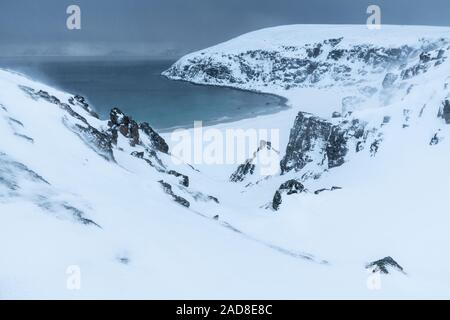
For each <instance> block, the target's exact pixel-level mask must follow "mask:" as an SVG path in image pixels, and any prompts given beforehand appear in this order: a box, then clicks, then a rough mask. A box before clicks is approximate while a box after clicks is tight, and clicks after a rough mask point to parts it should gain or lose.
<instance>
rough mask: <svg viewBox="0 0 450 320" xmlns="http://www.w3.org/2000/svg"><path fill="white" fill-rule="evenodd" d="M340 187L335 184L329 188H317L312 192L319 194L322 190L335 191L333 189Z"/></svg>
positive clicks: (339, 188)
mask: <svg viewBox="0 0 450 320" xmlns="http://www.w3.org/2000/svg"><path fill="white" fill-rule="evenodd" d="M341 189H342V188H341V187H336V186H332V187H331V188H329V189H328V188H322V189H318V190H316V191H314V194H316V195H317V194H321V193H322V192H324V191H335V190H341Z"/></svg>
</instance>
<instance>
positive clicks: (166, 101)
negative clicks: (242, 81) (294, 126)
mask: <svg viewBox="0 0 450 320" xmlns="http://www.w3.org/2000/svg"><path fill="white" fill-rule="evenodd" d="M173 62H174V61H160V60H157V61H155V60H144V59H136V58H133V59H125V58H121V59H106V60H99V59H93V58H50V57H46V58H36V57H26V58H0V67H7V68H11V69H14V70H16V71H19V72H22V73H25V74H27V75H29V76H31V77H33V78H35V79H36V80H40V81H43V82H45V83H47V84H49V85H52V86H55V87H57V88H60V89H62V90H64V91H68V92H71V93H73V94H81V95H84V96H85V97H87V98H88V101H89V103H90V104H91V105H93V106H94V108H95V110H96V111H97V112H98V113H99V115H100V116H101V118H104V119H106V118H107V117H108V113H109V111H110V110H111V108H113V107H118V108H120V109H122V110H123V111H124V112H125V113H127V114H130V115H132V117H133V118H134V119H136V120H138V121H147V122H149V123H150V124H151V125H152V126H153V127H154V128H156V129H158V130H160V131H164V130H168V129H169V128H175V127H192V126H193V122H194V121H196V120H201V121H203V123H204V124H205V125H208V124H213V123H218V122H226V121H233V120H238V119H243V118H249V117H254V116H255V115H258V114H266V113H272V112H276V111H279V110H281V109H282V108H285V106H284V102H283V100H282V99H280V98H278V97H276V96H271V95H263V94H256V93H252V92H245V91H241V90H235V89H229V88H219V87H208V86H199V85H193V84H190V83H187V82H181V81H172V80H168V79H166V78H164V77H162V76H161V75H160V74H161V72H162V71H164V70H166V69H167V68H169V67H170V65H171V64H172V63H173Z"/></svg>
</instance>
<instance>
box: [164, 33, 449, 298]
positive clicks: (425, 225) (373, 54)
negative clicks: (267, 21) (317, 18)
mask: <svg viewBox="0 0 450 320" xmlns="http://www.w3.org/2000/svg"><path fill="white" fill-rule="evenodd" d="M449 35H450V29H449V28H434V27H398V26H383V28H382V30H368V29H367V28H366V26H303V25H293V26H282V27H277V28H270V29H264V30H259V31H256V32H252V33H249V34H246V35H243V36H241V37H238V38H236V39H233V40H230V41H228V42H226V43H223V44H219V45H217V46H214V47H211V48H208V49H205V50H201V51H199V52H195V53H192V54H190V55H187V56H185V57H183V58H181V59H180V60H179V61H178V62H176V63H175V64H174V65H173V66H172V67H171V68H170V69H169V70H167V71H166V72H164V75H165V76H167V77H169V78H172V79H176V80H186V81H192V82H195V83H199V84H208V85H219V86H231V87H236V88H240V89H246V90H255V91H260V92H266V93H273V94H278V95H281V96H283V97H286V98H288V103H289V105H290V106H291V109H290V110H287V111H285V112H281V113H278V114H275V115H270V116H261V117H258V118H256V119H251V120H244V121H240V122H237V123H234V124H231V125H222V126H217V128H219V129H222V130H225V129H226V128H229V127H235V128H244V129H247V128H257V129H258V128H267V129H269V128H279V129H280V134H281V137H280V145H281V148H280V150H282V152H283V154H282V160H281V162H280V172H281V174H277V175H274V176H272V177H269V178H268V177H261V176H259V175H258V174H257V173H256V174H255V173H254V174H252V173H251V172H250V170H247V171H245V170H242V168H243V167H242V166H241V167H240V168H238V169H237V170H236V171H234V173H233V172H230V171H228V170H222V174H223V179H224V180H225V179H226V177H231V180H232V181H235V182H237V183H234V188H236V187H238V189H239V190H240V195H234V199H233V200H234V202H237V203H239V204H240V205H239V209H235V210H234V212H233V213H229V217H227V218H228V219H229V220H231V221H233V222H235V224H236V225H238V226H241V227H242V228H245V230H246V231H247V232H249V233H251V234H252V235H254V236H256V237H264V238H265V239H266V240H267V241H271V242H273V243H276V244H278V245H280V246H283V247H290V248H293V247H296V246H301V247H302V249H303V250H305V251H307V252H313V253H314V254H315V255H317V256H320V257H324V258H325V259H327V260H328V261H331V265H333V267H332V268H344V269H345V268H351V266H357V265H360V266H361V265H363V264H364V262H366V263H367V262H369V261H374V260H377V259H378V258H383V257H388V256H392V257H393V258H394V259H395V261H397V262H398V263H400V265H402V266H403V267H404V271H405V272H406V274H403V273H401V272H400V274H401V277H400V278H402V277H403V279H402V281H404V282H401V284H400V285H398V284H396V285H398V287H396V289H395V290H392V287H390V285H391V284H390V283H389V282H388V284H387V285H388V286H389V288H386V287H385V286H384V285H382V289H381V290H380V292H382V294H387V295H388V296H389V295H390V294H393V295H394V296H396V297H408V296H410V295H412V296H417V297H443V296H444V297H448V294H447V293H446V291H448V288H449V287H450V273H449V272H448V270H450V264H449V262H450V261H449V260H448V259H447V258H446V254H445V252H446V247H447V245H448V244H449V243H450V236H449V234H448V233H447V232H446V231H445V230H446V229H447V228H448V227H449V226H450V216H449V215H450V211H449V210H448V208H447V205H446V200H445V199H446V193H447V190H446V185H447V184H448V181H449V179H450V171H449V170H448V169H447V168H446V167H447V165H446V163H448V162H449V161H450V151H449V150H450V149H449V143H450V142H449V139H448V137H449V135H450V125H449V124H450V101H449V93H450V92H449V90H450V89H449V79H450V73H449V70H450V68H449V67H450V61H449V60H448V57H449V55H450V45H449V41H450V36H449ZM203 170H204V171H210V172H214V173H216V172H218V171H220V168H208V167H205V168H203ZM255 172H256V171H255ZM237 176H239V177H238V178H237ZM224 194H225V193H224ZM226 194H228V193H226ZM229 194H232V192H231V191H230V192H229ZM237 197H238V198H237ZM223 198H224V199H223V201H226V196H224V197H223ZM236 199H238V200H236ZM255 207H258V208H259V212H260V213H259V214H260V215H261V216H258V218H255V217H251V218H248V219H247V220H245V222H242V215H241V214H240V213H237V212H251V211H252V210H253V211H254V210H255V209H254V208H255ZM271 214H272V215H273V216H272V217H271V218H267V217H266V215H271ZM384 261H390V259H386V260H384ZM437 261H439V262H437ZM341 272H342V270H341ZM394 273H395V272H394ZM382 280H383V281H382V282H383V283H385V281H391V279H390V278H389V277H388V278H387V279H384V278H383V279H382ZM330 285H331V284H330ZM349 286H350V285H349ZM361 286H363V284H361ZM419 291H421V292H419ZM363 296H365V295H363Z"/></svg>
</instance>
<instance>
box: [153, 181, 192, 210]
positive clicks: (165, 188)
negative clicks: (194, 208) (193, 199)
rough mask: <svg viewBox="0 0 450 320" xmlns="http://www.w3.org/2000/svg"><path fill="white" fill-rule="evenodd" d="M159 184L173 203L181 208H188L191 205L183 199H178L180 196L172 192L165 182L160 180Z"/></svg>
mask: <svg viewBox="0 0 450 320" xmlns="http://www.w3.org/2000/svg"><path fill="white" fill-rule="evenodd" d="M159 183H160V184H161V185H162V187H163V189H164V192H165V193H167V194H168V195H170V196H171V197H172V198H173V200H174V201H175V202H177V203H179V204H181V205H182V206H184V207H186V208H189V207H190V205H191V204H190V203H189V201H187V200H186V199H184V198H183V197H180V196H178V195H176V194H175V193H174V192H173V190H172V186H171V185H170V184H169V183H167V182H165V181H163V180H160V181H159Z"/></svg>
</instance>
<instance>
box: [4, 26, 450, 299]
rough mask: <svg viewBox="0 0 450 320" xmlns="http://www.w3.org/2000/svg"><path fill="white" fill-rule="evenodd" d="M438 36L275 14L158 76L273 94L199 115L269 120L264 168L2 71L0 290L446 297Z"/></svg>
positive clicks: (446, 117)
mask: <svg viewBox="0 0 450 320" xmlns="http://www.w3.org/2000/svg"><path fill="white" fill-rule="evenodd" d="M448 31H450V30H449V29H443V28H419V27H383V29H382V31H381V32H379V31H367V30H364V29H363V27H359V26H339V27H337V26H286V27H278V28H272V29H266V30H261V31H257V32H254V33H250V34H247V35H244V36H242V37H239V38H237V39H234V40H231V41H229V42H227V43H224V44H221V45H218V46H216V47H213V48H209V49H206V50H202V51H200V52H197V53H193V54H191V55H188V56H186V57H184V58H182V59H181V60H180V61H178V62H177V63H176V64H175V65H174V66H173V67H172V68H171V69H169V70H168V71H167V72H165V75H166V76H169V77H171V78H174V79H182V80H187V81H192V82H196V83H203V84H214V85H226V86H234V87H238V88H241V89H248V90H257V91H264V92H268V93H275V94H279V95H282V96H284V97H286V98H288V101H289V104H290V106H291V108H290V109H289V110H286V111H284V112H280V113H277V114H273V115H266V116H259V117H257V118H254V119H246V120H242V121H239V122H235V123H227V124H220V125H217V126H214V128H215V129H219V130H226V129H228V128H240V129H249V128H253V129H271V128H276V129H279V130H280V141H279V144H278V145H277V150H276V152H277V153H279V154H280V157H281V161H280V165H279V170H278V172H277V173H276V174H274V175H272V176H265V177H263V176H261V175H259V171H258V170H249V168H252V165H253V158H251V159H249V160H248V161H247V162H245V163H244V164H243V166H238V165H239V164H235V165H232V166H223V165H195V168H194V167H192V166H190V165H188V164H181V165H177V164H176V163H177V161H173V160H174V158H173V157H174V156H173V155H172V154H171V152H172V149H173V144H174V142H173V141H171V139H170V138H171V137H170V134H166V135H159V134H158V133H156V132H155V131H153V129H152V128H151V126H150V125H149V124H146V123H136V122H135V121H134V120H133V119H132V118H131V117H130V116H127V115H125V114H123V113H122V112H121V111H120V110H119V109H117V108H114V109H113V110H112V111H111V114H110V119H109V120H101V119H98V118H97V117H96V115H95V113H94V112H93V110H92V108H91V107H90V106H89V104H88V103H87V101H86V100H85V99H84V98H83V97H80V96H74V95H73V94H70V93H65V92H61V91H59V90H56V89H54V88H50V87H48V86H46V85H44V84H42V83H39V82H35V81H33V80H30V79H28V78H26V77H25V76H23V75H19V74H16V73H14V72H9V71H0V137H1V138H0V217H1V219H2V223H1V224H0V251H1V255H0V265H1V268H0V298H31V297H33V298H49V297H53V298H418V297H420V298H448V297H449V290H448V289H449V286H450V272H449V270H450V259H449V258H448V257H447V254H446V253H447V246H448V244H449V243H450V233H448V228H449V227H450V217H449V210H448V209H447V206H448V204H447V200H446V199H447V198H446V194H447V190H446V186H447V182H448V181H449V179H450V171H449V170H448V169H447V166H448V163H449V160H450V151H449V150H450V148H449V144H450V139H449V138H448V137H449V136H450V129H449V128H450V126H449V125H448V123H450V102H449V101H448V94H449V92H448V91H449V90H450V89H449V87H448V81H449V80H448V77H449V73H448V70H450V68H449V64H450V62H449V60H448V58H447V57H448V55H449V53H450V50H449V45H448V38H447V34H448ZM377 32H379V33H377ZM112 107H114V106H112ZM117 107H119V108H120V106H117ZM333 112H334V114H333ZM131 116H132V115H131ZM150 120H151V119H150ZM199 120H201V119H199ZM271 142H273V141H271ZM273 145H274V144H270V145H269V144H263V145H261V146H260V149H271V148H272V146H273ZM272 151H273V150H272ZM258 152H259V151H258ZM258 152H256V153H255V156H256V155H257V154H258ZM71 266H77V267H79V270H80V271H81V288H80V290H69V289H68V288H67V285H66V284H67V281H68V280H70V279H72V278H71V275H70V274H69V275H68V274H67V273H66V272H67V271H69V272H70V271H71V270H74V269H73V268H71ZM69 288H70V286H69ZM372 289H379V290H372Z"/></svg>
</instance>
